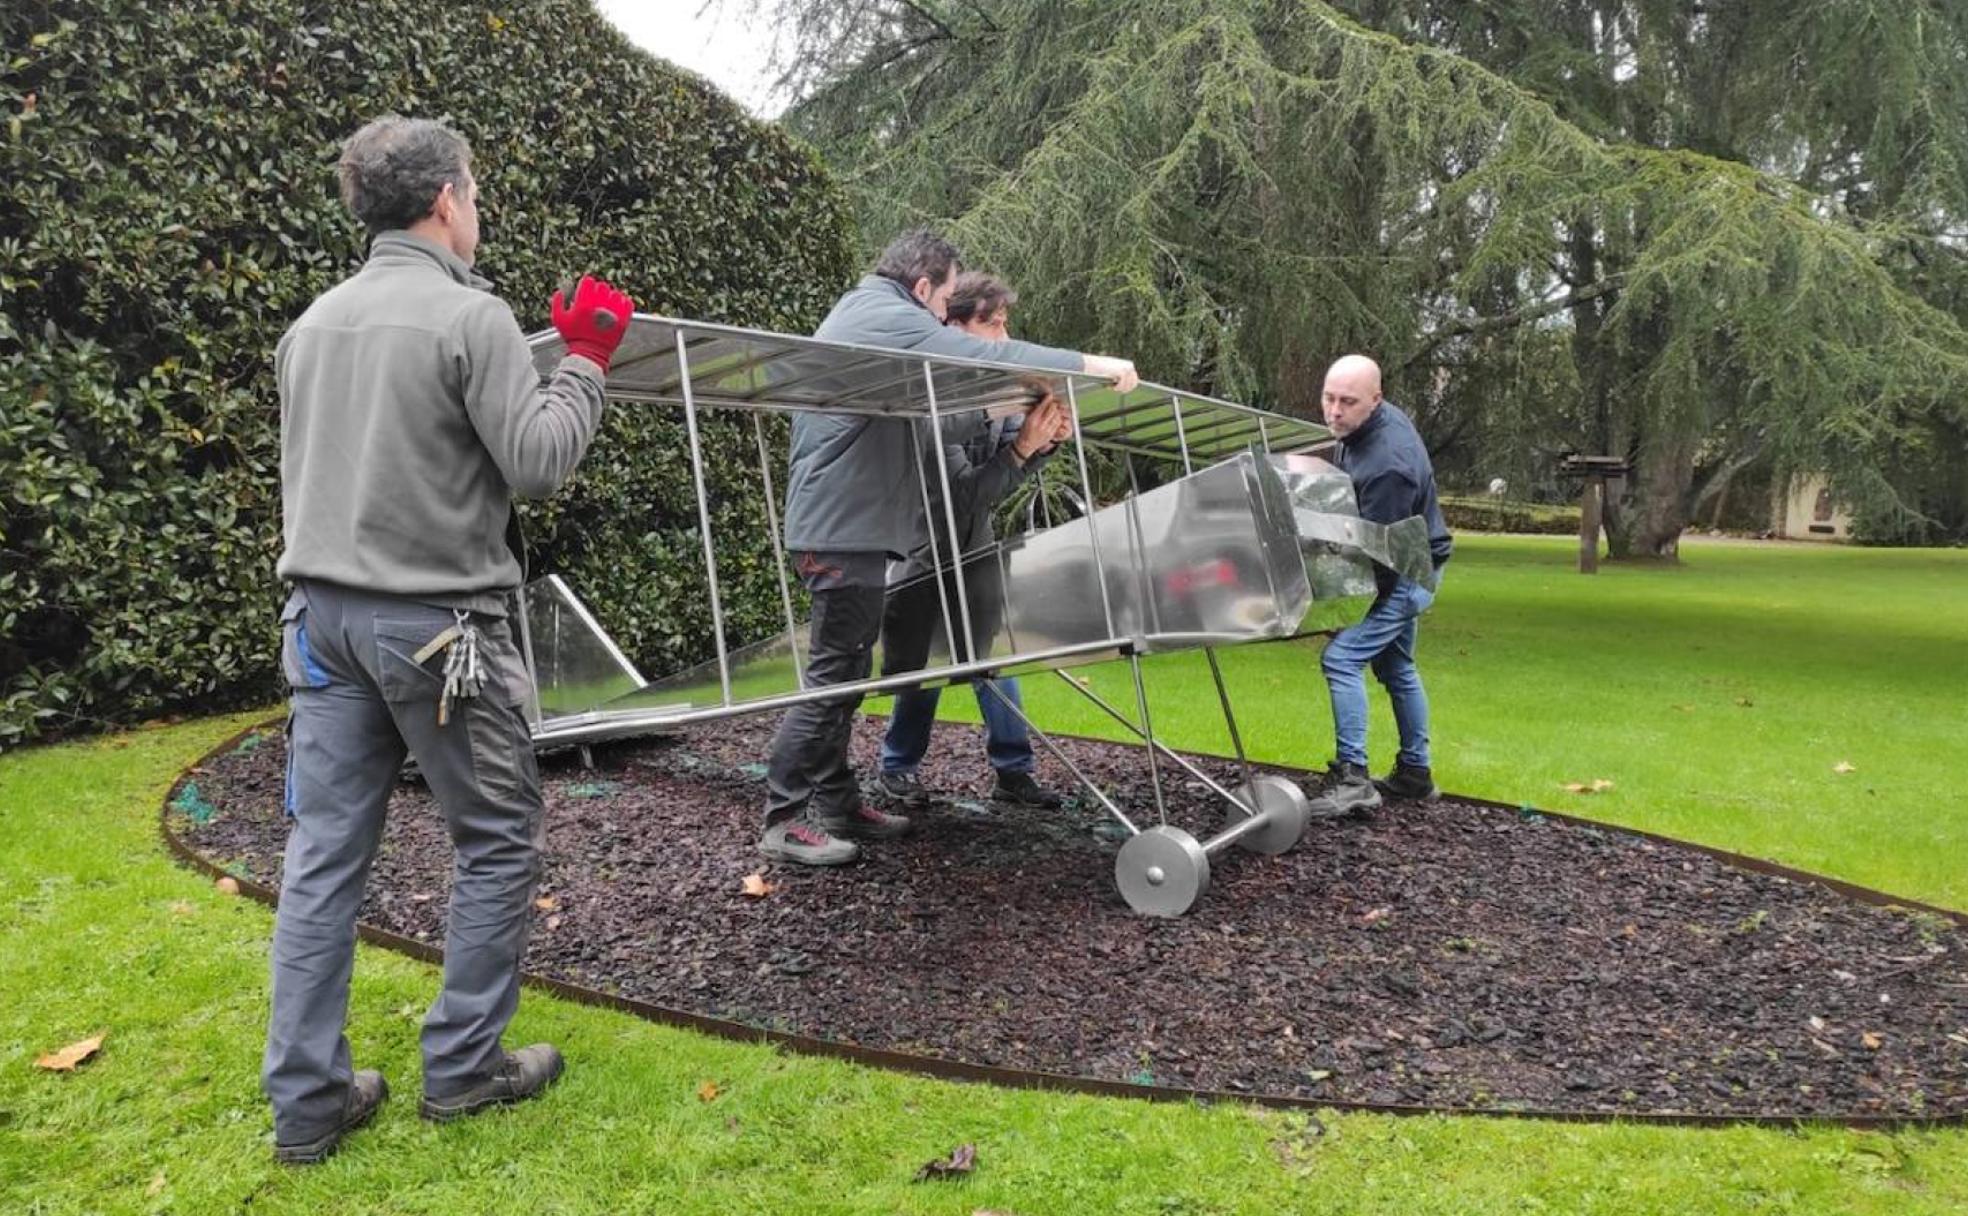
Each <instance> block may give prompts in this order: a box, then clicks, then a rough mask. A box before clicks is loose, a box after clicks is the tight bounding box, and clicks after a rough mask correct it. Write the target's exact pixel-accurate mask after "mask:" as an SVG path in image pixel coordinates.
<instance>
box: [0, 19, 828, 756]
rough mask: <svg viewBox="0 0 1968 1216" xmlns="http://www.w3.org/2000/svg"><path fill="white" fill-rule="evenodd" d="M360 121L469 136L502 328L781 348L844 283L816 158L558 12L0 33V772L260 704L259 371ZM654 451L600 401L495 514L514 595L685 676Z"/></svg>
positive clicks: (329, 219) (325, 231)
mask: <svg viewBox="0 0 1968 1216" xmlns="http://www.w3.org/2000/svg"><path fill="white" fill-rule="evenodd" d="M390 111H395V112H402V113H413V114H419V115H425V116H430V117H441V118H444V119H446V120H448V121H450V122H451V123H453V124H454V125H455V126H457V127H458V128H459V129H460V130H461V131H462V132H463V133H464V134H465V135H466V136H467V138H469V139H470V140H471V141H472V143H473V146H474V150H475V153H476V163H475V166H474V167H475V170H476V172H477V175H478V178H479V182H480V185H481V188H482V191H483V195H484V220H485V225H486V228H485V232H486V239H485V244H484V246H483V247H482V249H481V253H480V257H481V263H480V269H481V270H483V271H484V272H485V273H486V274H487V276H488V277H490V278H492V279H493V280H494V281H495V282H496V283H498V285H499V289H500V292H501V294H502V295H503V296H504V297H505V298H506V299H508V300H509V301H511V302H512V304H513V306H514V308H515V310H516V311H517V313H518V314H519V317H520V321H521V324H522V325H524V326H527V327H541V326H544V325H545V324H546V323H547V316H546V311H547V310H546V299H547V296H548V295H549V293H550V291H551V289H552V287H553V286H554V285H556V284H557V283H559V282H561V281H564V280H566V279H567V278H569V277H571V276H573V275H575V274H578V273H580V272H582V271H589V270H592V271H594V272H596V273H600V274H604V275H606V276H608V277H610V278H611V279H613V280H614V281H615V282H616V284H617V285H619V286H621V287H622V288H624V289H625V290H627V291H628V292H629V293H630V294H631V295H633V296H634V297H635V299H636V300H637V302H638V305H639V306H640V307H641V308H643V309H645V310H648V311H656V312H664V313H669V314H672V315H684V316H692V317H700V318H707V319H713V320H719V321H727V322H735V323H741V324H748V325H756V326H761V327H766V328H778V329H796V330H797V329H803V328H806V327H808V326H810V325H811V324H812V323H813V322H814V321H815V320H816V319H817V318H818V316H819V315H820V314H821V312H822V311H823V310H824V308H825V307H826V305H827V303H828V302H829V301H830V300H831V299H832V298H833V296H834V295H835V294H836V292H837V290H838V289H839V288H840V287H841V286H842V285H843V284H844V283H845V282H846V281H847V280H848V278H849V275H850V273H851V269H852V267H851V266H850V263H849V247H848V246H849V239H850V228H849V223H848V220H847V218H846V214H845V209H844V207H843V205H842V203H841V201H840V198H839V196H838V194H837V192H836V191H835V189H834V188H833V186H832V185H831V184H830V183H829V180H828V178H827V177H826V175H825V173H824V171H823V169H822V168H821V166H820V165H819V164H818V162H817V161H816V160H815V159H814V157H813V156H812V155H811V153H810V152H808V151H807V150H805V149H803V148H801V147H799V146H798V145H796V144H794V143H793V142H792V141H790V140H788V139H787V138H786V137H785V136H784V135H783V134H782V133H780V132H779V131H777V130H776V129H773V128H770V127H766V126H763V125H761V124H759V123H756V122H754V121H752V120H750V119H748V118H747V117H746V116H745V115H744V114H743V113H742V112H741V111H740V110H739V109H738V108H737V107H736V106H735V105H734V104H732V103H731V102H729V101H728V100H726V99H725V98H723V97H721V96H720V95H718V94H717V93H716V92H715V91H714V90H712V89H711V88H709V87H708V86H706V85H705V84H704V83H703V82H702V81H700V80H698V79H696V78H695V77H692V76H690V75H688V74H685V73H682V72H679V71H678V70H676V69H674V68H672V67H670V66H668V65H666V64H663V63H661V62H658V61H656V60H654V59H651V58H650V57H648V56H647V55H645V54H643V53H642V52H639V51H637V50H635V49H634V48H632V47H631V46H629V45H628V44H627V43H626V42H625V41H624V40H623V39H622V38H621V37H620V36H619V35H618V34H616V33H615V32H614V31H613V30H612V29H611V28H610V27H609V26H608V25H607V24H606V23H605V22H603V20H602V19H601V18H600V17H599V15H597V14H596V13H595V12H594V10H593V8H592V6H591V4H589V3H587V2H586V0H532V2H529V3H524V4H517V3H514V4H492V5H480V4H458V5H432V4H419V3H409V2H407V0H363V2H361V3H346V4H336V5H319V4H307V3H302V2H301V0H226V2H215V3H201V4H173V5H158V4H145V3H139V2H137V0H90V2H87V3H59V4H57V3H47V2H40V3H36V2H32V0H30V2H25V3H12V4H9V5H8V6H7V7H6V9H5V10H4V13H3V14H0V122H4V124H5V129H4V131H0V484H3V485H4V487H5V489H4V494H5V497H4V500H3V502H0V635H4V638H5V641H4V643H0V743H5V742H7V741H10V740H17V739H20V738H22V737H27V736H32V735H35V734H37V733H43V732H47V731H59V730H65V729H70V728H73V727H75V726H77V725H86V724H93V723H99V722H104V721H116V720H128V719H132V718H137V717H142V716H145V715H149V714H155V713H158V712H160V711H164V710H168V709H170V708H172V707H175V706H183V705H188V704H192V703H197V704H200V705H205V706H213V705H224V704H240V703H244V702H249V701H259V700H264V699H267V698H269V697H270V696H271V695H273V694H274V693H275V692H276V689H277V685H276V680H275V666H274V651H275V647H274V645H273V641H272V629H271V620H272V611H273V608H274V607H275V606H276V604H277V597H278V589H277V587H276V584H275V580H274V578H273V561H274V558H275V556H276V554H277V552H278V548H279V543H280V542H279V534H280V520H279V495H278V486H277V472H278V470H277V467H276V466H277V459H278V457H277V434H276V429H277V422H278V416H277V415H278V412H277V408H276V400H275V393H274V388H273V383H272V375H271V370H272V369H271V352H272V350H273V347H274V343H275V342H276V340H277V339H278V337H279V335H280V333H281V331H282V330H283V329H284V328H285V327H286V326H287V324H288V323H289V322H290V321H291V320H292V319H293V318H294V317H296V316H297V315H298V314H299V313H300V312H301V310H302V309H303V308H304V307H305V306H306V305H307V303H308V302H309V301H310V300H311V299H312V298H313V297H314V296H315V295H316V294H318V293H319V292H321V291H322V290H324V289H326V288H327V287H329V286H331V285H332V284H334V283H335V282H337V281H338V280H340V279H341V278H343V277H344V276H346V275H347V274H348V273H350V272H351V271H352V270H353V269H354V268H355V267H356V266H357V265H358V264H359V261H360V259H361V256H362V252H363V241H362V236H361V233H360V230H359V228H358V226H357V225H356V224H355V223H354V221H353V220H352V219H350V217H349V216H348V215H347V214H346V213H345V211H344V210H343V209H342V207H341V205H340V203H339V202H338V200H337V199H336V197H335V189H334V181H333V176H332V165H333V162H334V159H335V156H336V154H337V150H338V147H339V144H340V141H341V140H342V139H344V138H345V137H346V136H347V135H348V134H350V133H351V132H353V131H354V130H355V129H356V128H357V127H358V126H359V125H361V123H363V122H364V121H366V120H367V119H369V118H371V117H374V116H375V115H377V114H380V113H384V112H390ZM710 444H711V447H712V451H713V455H714V457H715V460H716V463H717V466H718V469H719V472H717V473H716V474H715V476H716V477H718V478H724V479H728V478H730V477H732V476H738V475H740V474H737V473H733V472H730V471H728V470H729V469H730V468H734V467H743V468H750V469H753V470H754V472H753V475H754V476H756V472H755V469H756V464H757V455H756V445H755V442H754V440H753V438H752V436H751V434H750V431H749V429H747V430H746V431H745V432H744V433H743V434H738V433H736V432H735V431H733V432H729V433H727V432H725V431H723V430H719V429H718V428H715V427H714V428H712V435H711V438H710ZM678 446H679V442H678V439H677V436H676V433H675V428H674V427H672V426H670V425H668V424H667V423H664V422H662V421H659V420H658V419H656V418H653V417H650V416H647V415H646V414H644V413H643V412H641V411H638V410H637V409H636V408H635V407H616V408H613V409H611V411H610V417H609V420H608V422H607V424H606V426H605V428H604V431H603V434H602V435H601V437H600V438H599V439H598V440H597V443H596V448H595V459H594V460H593V461H592V462H591V466H590V467H589V468H586V469H584V471H583V472H581V473H580V474H578V475H577V477H576V479H575V481H574V483H573V484H572V486H571V488H570V489H569V491H567V492H566V493H564V494H563V495H561V496H560V497H558V498H556V499H554V500H552V501H550V502H547V503H544V504H532V505H529V506H528V507H527V508H525V510H524V517H525V522H526V525H527V528H528V532H529V534H530V537H531V540H532V545H533V568H534V569H535V571H540V570H544V569H554V570H558V571H561V572H563V573H564V574H566V575H567V576H568V577H569V579H570V581H571V582H572V583H573V584H574V586H575V587H576V588H577V590H578V591H579V592H580V593H581V594H582V595H583V596H584V597H586V598H588V599H589V600H590V601H591V602H592V603H593V604H595V605H596V607H597V610H598V611H599V613H600V614H601V616H602V618H603V619H604V621H606V622H607V623H608V625H609V626H610V627H611V629H613V630H615V631H616V632H617V635H618V636H619V637H621V638H622V639H623V640H624V642H625V644H626V645H627V646H628V648H629V649H630V651H631V653H632V654H634V655H635V656H636V657H637V658H638V659H639V660H641V661H643V662H646V663H649V664H651V665H652V666H661V665H663V663H664V662H666V661H669V660H672V659H675V658H677V657H679V656H682V657H700V656H701V655H702V654H703V653H705V652H707V650H708V639H707V637H706V636H705V630H704V620H703V619H702V608H701V601H702V599H703V597H702V595H701V593H698V594H690V593H688V592H687V590H685V588H686V584H687V579H686V578H684V577H683V576H680V575H679V574H678V573H676V572H677V571H678V570H680V569H682V568H683V567H685V566H688V565H690V564H691V563H692V562H694V560H695V554H696V552H697V545H696V540H695V536H696V513H695V501H694V498H692V497H690V496H689V482H688V479H687V478H686V477H683V476H682V475H681V474H680V473H679V469H680V468H681V467H683V466H682V465H681V464H680V462H679V457H678V455H677V448H678ZM778 447H779V448H781V449H783V442H781V443H780V444H778ZM719 539H720V541H721V542H725V543H730V544H732V545H733V548H732V550H731V557H730V558H729V559H728V560H729V562H730V563H731V565H733V566H734V567H736V568H737V572H738V580H737V584H736V586H735V588H734V590H733V591H732V592H730V593H729V598H728V601H727V608H728V610H730V611H731V612H732V613H733V615H734V617H735V618H736V619H737V621H738V622H739V623H740V624H741V625H743V624H746V623H748V622H750V621H752V620H753V619H755V618H756V617H757V616H758V613H759V612H760V611H765V610H769V609H770V608H771V607H772V605H773V603H774V602H775V601H774V598H773V596H771V595H768V594H765V593H764V592H763V591H761V590H760V588H761V582H760V580H759V578H758V577H757V575H756V572H755V571H754V570H753V569H752V567H754V566H758V565H762V564H763V562H764V561H765V560H766V558H764V557H762V556H761V555H762V554H765V553H769V550H767V549H766V538H765V535H764V532H763V530H762V529H760V528H756V527H750V526H749V525H747V526H746V527H744V528H743V529H741V530H740V529H736V528H735V524H734V535H732V536H731V537H730V538H728V539H727V538H726V537H724V536H722V535H721V536H720V538H719ZM625 559H627V560H625ZM754 601H756V602H754Z"/></svg>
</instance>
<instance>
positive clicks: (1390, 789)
mask: <svg viewBox="0 0 1968 1216" xmlns="http://www.w3.org/2000/svg"><path fill="white" fill-rule="evenodd" d="M1374 788H1375V789H1377V790H1379V791H1380V793H1381V796H1382V797H1383V798H1390V799H1393V800H1394V801H1396V802H1433V801H1435V800H1436V799H1437V798H1440V797H1441V796H1442V791H1441V790H1439V789H1436V788H1435V774H1434V773H1432V772H1430V771H1429V770H1428V766H1427V765H1425V764H1423V765H1414V764H1396V765H1395V766H1394V771H1393V772H1391V773H1389V774H1387V775H1386V776H1385V777H1376V778H1374Z"/></svg>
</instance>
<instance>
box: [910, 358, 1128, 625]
mask: <svg viewBox="0 0 1968 1216" xmlns="http://www.w3.org/2000/svg"><path fill="white" fill-rule="evenodd" d="M923 389H924V390H925V391H926V392H927V393H928V394H929V441H930V443H931V444H933V445H935V448H936V480H937V481H939V482H941V483H942V485H943V522H944V524H945V525H947V527H946V530H947V531H948V532H949V534H950V566H951V568H952V569H953V570H955V572H956V583H957V614H958V615H959V616H961V617H962V618H963V631H964V653H965V654H971V652H972V651H974V650H976V649H977V635H976V634H975V633H974V632H973V631H972V630H971V627H970V592H969V591H968V590H966V589H965V588H964V576H963V541H962V540H961V539H960V538H959V537H958V536H957V500H956V499H955V498H953V497H951V495H950V453H949V450H948V449H947V448H946V447H945V446H944V444H943V419H942V417H941V416H940V415H939V414H938V413H937V412H936V372H935V369H933V368H932V367H930V365H929V364H927V363H925V364H923ZM918 459H919V460H920V459H921V457H920V456H918ZM923 524H924V526H926V527H929V528H932V529H933V528H935V527H936V521H935V520H933V519H925V520H924V521H923ZM930 535H932V536H934V535H935V533H934V532H931V533H930ZM929 555H930V557H931V559H932V561H931V563H930V564H931V565H933V566H935V567H936V580H937V585H938V586H939V587H940V586H941V585H942V581H943V569H942V563H940V562H936V561H934V560H933V559H934V558H935V556H936V546H935V545H934V544H932V545H930V547H929ZM948 615H949V612H948V610H947V609H945V612H944V616H945V618H946V619H947V617H948ZM1107 632H1108V633H1112V632H1114V626H1113V624H1112V623H1111V622H1110V623H1109V624H1108V626H1107ZM950 657H951V658H953V659H954V658H956V657H957V635H956V634H955V633H952V634H950ZM971 657H972V658H976V657H977V656H976V655H974V654H971Z"/></svg>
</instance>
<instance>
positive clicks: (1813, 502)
mask: <svg viewBox="0 0 1968 1216" xmlns="http://www.w3.org/2000/svg"><path fill="white" fill-rule="evenodd" d="M1770 530H1771V531H1772V532H1775V533H1776V534H1777V535H1778V536H1781V537H1786V538H1788V539H1790V540H1850V539H1852V516H1851V515H1850V514H1849V513H1848V512H1847V511H1846V510H1845V508H1844V507H1843V506H1842V505H1840V504H1839V503H1838V502H1836V501H1835V500H1834V499H1833V498H1832V496H1831V482H1830V480H1829V479H1828V478H1826V477H1825V475H1824V474H1822V473H1799V474H1796V475H1794V476H1792V477H1791V478H1790V479H1789V481H1788V482H1785V483H1780V484H1779V485H1778V487H1777V490H1776V492H1775V493H1773V494H1771V495H1770Z"/></svg>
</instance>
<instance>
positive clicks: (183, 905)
mask: <svg viewBox="0 0 1968 1216" xmlns="http://www.w3.org/2000/svg"><path fill="white" fill-rule="evenodd" d="M191 913H192V907H191V901H190V900H185V899H177V900H172V901H171V915H173V916H190V915H191Z"/></svg>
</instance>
